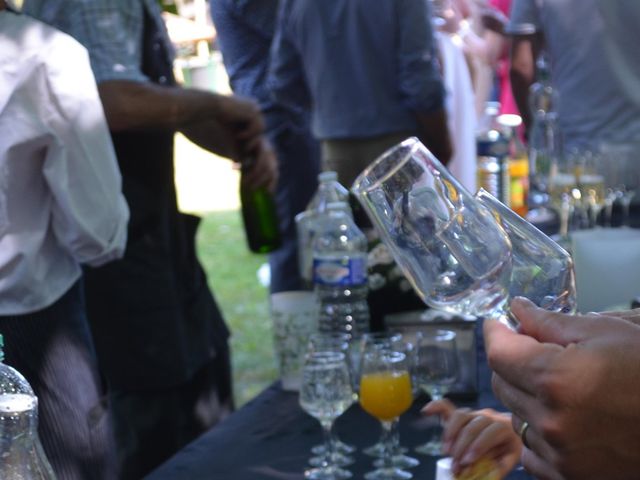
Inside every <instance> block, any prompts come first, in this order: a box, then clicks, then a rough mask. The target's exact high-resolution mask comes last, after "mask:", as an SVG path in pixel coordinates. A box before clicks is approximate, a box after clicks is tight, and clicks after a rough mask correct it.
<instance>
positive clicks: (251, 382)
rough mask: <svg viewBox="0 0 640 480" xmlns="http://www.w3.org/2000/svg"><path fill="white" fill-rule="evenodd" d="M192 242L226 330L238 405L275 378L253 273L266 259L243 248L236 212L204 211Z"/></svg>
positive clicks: (262, 298)
mask: <svg viewBox="0 0 640 480" xmlns="http://www.w3.org/2000/svg"><path fill="white" fill-rule="evenodd" d="M197 241H198V247H197V248H198V255H199V257H200V260H201V262H202V265H203V267H204V269H205V271H206V272H207V275H208V279H209V287H210V288H211V290H212V291H213V293H214V295H215V296H216V300H217V301H218V305H219V306H220V308H221V309H222V313H223V315H224V318H225V320H226V322H227V325H228V326H229V328H230V330H231V351H232V363H233V380H234V394H235V400H236V405H237V406H238V407H240V406H242V405H243V404H245V403H246V402H247V401H248V400H250V399H251V398H253V397H254V396H255V395H256V394H258V393H259V392H260V391H261V390H262V389H264V388H265V387H266V386H267V385H269V384H270V383H272V382H273V381H274V380H275V379H276V378H277V376H278V375H277V370H276V363H275V357H274V354H273V340H272V339H273V337H272V329H271V320H270V316H269V300H268V298H269V292H268V289H267V288H265V287H264V286H262V285H261V284H260V282H259V281H258V277H257V271H258V269H259V268H260V266H261V265H262V264H263V263H265V262H266V261H267V257H266V256H265V255H256V254H253V253H251V252H250V251H249V250H248V248H247V246H246V242H245V238H244V230H243V227H242V221H241V218H240V213H239V212H238V211H237V210H227V211H218V212H213V213H208V214H206V215H205V216H204V217H203V222H202V224H201V225H200V229H199V232H198V239H197Z"/></svg>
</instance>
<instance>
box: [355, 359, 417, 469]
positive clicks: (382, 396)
mask: <svg viewBox="0 0 640 480" xmlns="http://www.w3.org/2000/svg"><path fill="white" fill-rule="evenodd" d="M361 365H362V370H361V375H360V395H359V400H360V406H361V407H362V408H363V410H364V411H365V412H367V413H368V414H370V415H372V416H374V417H376V418H377V419H378V420H380V422H381V423H382V431H383V434H382V444H383V445H384V449H383V456H382V463H381V464H380V467H379V468H378V469H376V470H374V471H372V472H369V473H367V474H366V475H365V477H364V478H365V479H367V480H382V479H384V480H395V479H407V478H411V477H412V475H411V474H410V473H409V472H407V471H405V470H402V469H401V468H399V467H397V466H394V463H393V458H392V456H393V445H392V442H391V434H392V425H393V422H394V421H395V420H397V419H398V417H400V415H401V414H402V413H404V412H406V411H407V410H408V409H409V407H410V406H411V403H412V402H413V393H412V389H411V377H410V375H409V365H408V362H407V357H406V355H405V354H404V353H403V352H398V351H394V350H391V349H387V348H379V347H378V348H369V349H366V348H365V350H364V352H363V357H362V363H361Z"/></svg>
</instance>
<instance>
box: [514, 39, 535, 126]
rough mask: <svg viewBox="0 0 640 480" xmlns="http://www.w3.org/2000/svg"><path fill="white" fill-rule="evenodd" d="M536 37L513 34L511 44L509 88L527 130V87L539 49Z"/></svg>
mask: <svg viewBox="0 0 640 480" xmlns="http://www.w3.org/2000/svg"><path fill="white" fill-rule="evenodd" d="M537 38H538V37H536V36H533V35H527V36H514V37H513V38H512V44H511V67H510V71H509V75H510V78H511V88H512V90H513V97H514V99H515V101H516V104H517V105H518V110H519V111H520V115H521V116H522V120H523V122H524V125H525V127H526V128H527V131H528V130H529V128H530V127H531V122H532V118H531V112H530V111H529V88H531V85H532V84H533V82H534V81H535V78H536V58H537V54H538V51H539V49H540V46H539V43H540V42H539V41H538V40H537Z"/></svg>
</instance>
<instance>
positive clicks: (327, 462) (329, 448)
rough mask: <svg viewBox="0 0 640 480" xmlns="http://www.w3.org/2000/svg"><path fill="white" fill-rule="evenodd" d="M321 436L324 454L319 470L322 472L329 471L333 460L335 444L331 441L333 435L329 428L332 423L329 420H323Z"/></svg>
mask: <svg viewBox="0 0 640 480" xmlns="http://www.w3.org/2000/svg"><path fill="white" fill-rule="evenodd" d="M321 423H322V436H323V439H324V447H325V451H326V453H325V454H324V455H323V458H322V464H321V465H320V468H322V469H323V470H329V469H331V468H332V467H333V459H334V458H335V455H334V452H335V443H334V439H333V434H332V432H331V427H332V425H333V422H332V421H330V420H323V421H322V422H321Z"/></svg>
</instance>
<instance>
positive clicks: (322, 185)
mask: <svg viewBox="0 0 640 480" xmlns="http://www.w3.org/2000/svg"><path fill="white" fill-rule="evenodd" d="M348 201H349V190H347V189H346V188H345V187H344V186H343V185H342V184H341V183H340V182H338V174H337V173H336V172H332V171H328V172H322V173H320V175H318V190H317V191H316V193H315V195H314V196H313V198H312V199H311V201H310V202H309V205H307V211H311V212H324V211H326V210H327V206H328V205H329V204H330V203H332V202H348Z"/></svg>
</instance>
